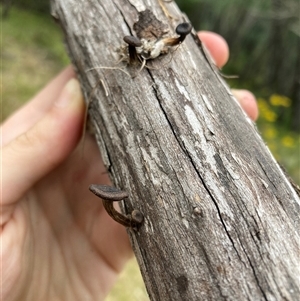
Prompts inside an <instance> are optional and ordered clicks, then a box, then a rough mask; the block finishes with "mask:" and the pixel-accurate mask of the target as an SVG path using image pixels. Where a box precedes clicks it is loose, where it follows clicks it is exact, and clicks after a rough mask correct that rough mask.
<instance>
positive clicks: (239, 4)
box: [0, 0, 300, 301]
mask: <svg viewBox="0 0 300 301" xmlns="http://www.w3.org/2000/svg"><path fill="white" fill-rule="evenodd" d="M176 2H177V3H178V5H179V6H180V7H181V9H182V10H183V11H184V12H185V13H186V14H187V15H188V17H189V18H190V20H191V21H192V24H193V25H194V27H195V28H196V29H198V30H210V31H214V32H217V33H219V34H221V35H222V36H223V37H224V38H225V39H226V40H227V42H228V44H229V47H230V52H231V56H230V60H229V62H228V64H227V65H226V67H224V68H223V70H222V73H224V74H228V75H238V76H239V78H238V79H235V80H230V82H229V84H230V86H231V87H232V88H244V89H249V90H251V91H253V93H254V94H255V95H256V97H257V99H258V105H259V109H260V117H259V120H258V121H257V125H258V129H259V131H260V132H261V134H262V137H263V139H264V140H265V142H266V144H267V145H268V147H269V148H270V150H271V151H272V153H273V155H274V156H275V158H276V159H277V160H278V161H279V163H280V164H281V165H282V166H284V167H285V169H286V170H287V171H288V173H289V174H290V175H291V177H292V178H293V179H294V181H295V182H296V183H297V184H300V141H299V138H300V135H299V132H300V21H299V12H300V1H299V0H249V1H244V0H222V1H211V0H176ZM0 5H1V16H2V21H1V26H2V27H1V29H2V33H1V37H2V38H1V40H0V43H1V62H2V64H1V79H2V87H1V89H2V92H1V121H3V120H4V119H5V118H6V117H7V116H8V115H9V114H10V113H11V112H12V111H14V110H16V109H17V108H18V107H20V106H21V105H22V104H23V103H24V102H25V101H27V100H28V99H30V98H31V97H32V96H33V95H34V94H35V93H36V92H37V91H38V90H39V89H40V88H42V87H43V86H44V85H45V84H46V83H47V82H48V81H49V80H50V79H51V78H52V77H53V76H54V75H55V74H57V73H58V72H59V71H60V70H61V69H62V68H63V67H64V66H66V65H68V64H69V62H70V61H69V59H68V56H67V54H66V51H65V48H64V44H63V37H62V33H61V31H60V28H59V27H58V26H57V25H56V24H55V23H54V22H53V21H52V19H51V17H50V15H49V2H48V0H39V1H35V0H15V1H12V0H1V1H0ZM166 6H168V4H166ZM107 300H108V301H116V300H118V301H123V300H124V301H125V300H126V301H128V300H130V301H135V300H138V301H143V300H145V301H146V300H148V298H147V294H146V292H145V288H144V287H143V282H142V279H141V277H140V275H139V271H138V267H137V265H136V262H135V260H132V261H131V262H130V263H129V264H128V266H127V267H126V269H125V271H124V272H123V273H122V275H121V276H120V280H119V281H118V283H117V284H116V286H115V287H114V289H113V291H112V292H111V294H110V295H109V296H108V298H107Z"/></svg>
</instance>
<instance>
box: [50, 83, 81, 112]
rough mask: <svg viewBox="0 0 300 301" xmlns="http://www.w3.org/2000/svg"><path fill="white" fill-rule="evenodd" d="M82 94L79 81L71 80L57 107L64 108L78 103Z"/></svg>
mask: <svg viewBox="0 0 300 301" xmlns="http://www.w3.org/2000/svg"><path fill="white" fill-rule="evenodd" d="M82 97H83V96H82V93H81V89H80V85H79V82H78V80H77V79H75V78H72V79H70V80H69V81H68V82H67V84H66V85H65V87H64V88H63V90H62V92H61V94H60V96H59V98H58V100H57V101H56V102H55V106H57V107H59V108H64V107H66V106H68V105H71V104H74V103H76V100H78V99H81V98H82Z"/></svg>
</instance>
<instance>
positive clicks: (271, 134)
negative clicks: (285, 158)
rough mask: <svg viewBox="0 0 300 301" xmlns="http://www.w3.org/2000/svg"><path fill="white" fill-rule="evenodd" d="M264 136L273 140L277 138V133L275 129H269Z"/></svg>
mask: <svg viewBox="0 0 300 301" xmlns="http://www.w3.org/2000/svg"><path fill="white" fill-rule="evenodd" d="M264 136H265V138H266V139H273V138H275V137H276V136H277V131H276V129H275V128H274V127H269V128H267V129H266V130H265V132H264Z"/></svg>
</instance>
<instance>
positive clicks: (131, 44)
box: [123, 36, 142, 64]
mask: <svg viewBox="0 0 300 301" xmlns="http://www.w3.org/2000/svg"><path fill="white" fill-rule="evenodd" d="M123 40H124V42H125V43H127V44H128V53H129V63H130V64H132V63H134V62H136V61H137V59H138V55H137V53H136V49H135V48H136V47H141V46H142V42H141V41H140V40H139V39H138V38H136V37H134V36H125V37H124V38H123Z"/></svg>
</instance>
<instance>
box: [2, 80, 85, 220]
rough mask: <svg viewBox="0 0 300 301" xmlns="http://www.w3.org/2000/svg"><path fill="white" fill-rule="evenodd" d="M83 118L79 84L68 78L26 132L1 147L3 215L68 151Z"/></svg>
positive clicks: (80, 130) (76, 138)
mask: <svg viewBox="0 0 300 301" xmlns="http://www.w3.org/2000/svg"><path fill="white" fill-rule="evenodd" d="M41 101H42V100H41ZM83 119H84V101H83V97H82V94H81V90H80V86H79V83H78V81H77V80H76V79H71V80H70V81H69V82H68V83H67V84H66V85H65V87H64V88H63V90H62V92H61V94H60V96H59V97H58V99H57V101H56V102H55V103H54V105H53V107H52V108H51V109H50V110H49V111H47V112H46V113H45V115H44V116H43V117H42V118H41V119H40V120H39V121H38V122H37V123H36V124H35V125H33V126H32V127H31V128H30V129H29V130H28V131H27V132H25V133H23V134H21V135H20V136H18V137H17V138H15V139H14V140H12V141H11V142H10V143H9V144H7V145H6V146H5V147H4V148H3V149H2V156H1V160H2V162H1V164H2V206H3V208H2V209H3V210H2V213H3V214H4V216H5V215H6V214H5V212H4V211H5V208H7V209H8V210H9V207H11V205H13V204H14V203H15V202H16V201H17V200H19V199H20V198H21V197H22V196H23V194H24V193H25V192H26V191H27V190H28V189H29V188H30V187H31V186H32V185H34V184H35V183H36V182H37V181H38V180H40V179H41V178H42V177H44V176H45V175H46V174H48V173H49V172H50V171H51V170H53V169H54V168H55V167H56V166H58V165H59V164H60V163H61V162H62V161H63V160H64V159H65V158H66V157H67V156H68V155H69V154H70V153H71V152H72V150H73V149H74V148H75V146H76V144H77V143H78V141H79V139H80V136H81V132H82V127H83ZM7 213H8V212H7ZM6 216H7V215H6ZM3 222H4V221H3Z"/></svg>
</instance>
